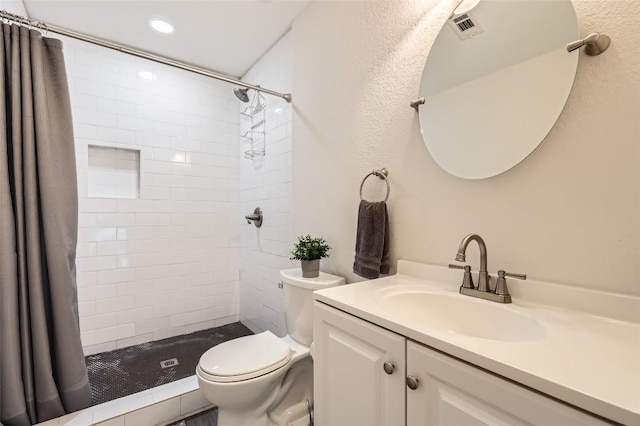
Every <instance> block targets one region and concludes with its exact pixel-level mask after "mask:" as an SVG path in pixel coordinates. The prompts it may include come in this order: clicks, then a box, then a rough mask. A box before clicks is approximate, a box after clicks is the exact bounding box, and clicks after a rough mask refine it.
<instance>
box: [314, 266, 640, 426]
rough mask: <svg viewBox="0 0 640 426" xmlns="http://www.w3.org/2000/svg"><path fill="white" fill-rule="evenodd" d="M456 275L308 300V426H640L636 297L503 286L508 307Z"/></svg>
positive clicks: (410, 271) (366, 286)
mask: <svg viewBox="0 0 640 426" xmlns="http://www.w3.org/2000/svg"><path fill="white" fill-rule="evenodd" d="M461 279H462V273H461V272H460V271H452V270H448V269H447V268H444V267H440V266H434V265H425V264H418V263H414V262H407V261H399V262H398V274H397V275H395V276H391V277H386V278H382V279H378V280H372V281H367V282H361V283H357V284H351V285H347V286H341V287H336V288H333V289H328V290H322V291H319V292H316V293H315V306H314V322H315V352H314V400H315V401H314V406H315V409H314V410H315V424H317V425H319V426H324V425H331V426H340V425H354V424H366V425H389V426H400V425H405V424H406V425H408V426H414V425H415V426H417V425H453V426H465V425H525V424H527V425H530V424H536V425H603V424H617V423H621V424H628V425H636V424H640V367H639V366H638V363H637V360H638V359H640V324H639V322H640V321H638V319H639V318H638V317H639V314H638V312H640V311H639V309H638V308H639V303H640V300H639V299H638V298H637V297H629V296H621V295H617V294H613V293H605V292H601V291H592V290H584V289H580V288H575V287H567V286H559V285H555V284H550V283H543V282H537V281H532V280H529V281H526V282H516V281H510V282H509V286H510V290H511V294H512V296H513V303H511V304H499V303H495V302H490V301H485V300H479V299H474V298H471V297H468V296H464V295H461V294H459V293H458V287H459V285H460V281H461Z"/></svg>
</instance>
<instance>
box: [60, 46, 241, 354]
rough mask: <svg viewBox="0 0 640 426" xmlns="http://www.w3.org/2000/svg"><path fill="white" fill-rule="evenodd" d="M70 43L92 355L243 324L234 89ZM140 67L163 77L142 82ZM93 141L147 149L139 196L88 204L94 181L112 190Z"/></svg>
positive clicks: (82, 267) (83, 324) (82, 284)
mask: <svg viewBox="0 0 640 426" xmlns="http://www.w3.org/2000/svg"><path fill="white" fill-rule="evenodd" d="M63 42H64V54H65V61H66V67H67V73H68V76H69V85H70V92H71V106H72V109H73V119H74V132H75V145H76V158H77V166H78V196H79V211H80V215H79V233H78V255H77V262H76V265H77V270H78V287H79V288H78V299H79V302H80V329H81V331H82V343H83V346H84V347H85V353H94V352H101V351H105V350H111V349H115V348H118V347H124V346H129V345H133V344H138V343H142V342H146V341H150V340H158V339H163V338H166V337H170V336H174V335H178V334H184V333H189V332H193V331H197V330H201V329H205V328H210V327H214V326H218V325H223V324H226V323H229V322H235V321H238V319H239V301H238V276H239V258H240V254H239V234H240V225H241V223H242V221H241V218H240V215H239V211H240V204H239V196H238V193H239V187H240V186H239V185H240V184H239V179H240V170H239V169H240V167H239V152H238V145H239V139H240V138H239V120H240V117H239V114H238V103H239V102H238V100H237V99H236V98H235V96H234V95H233V91H232V87H231V86H229V85H228V84H226V83H222V82H216V81H215V80H212V79H210V78H206V77H202V76H198V75H196V74H193V73H188V72H186V71H181V70H178V69H176V68H172V67H168V66H163V65H159V64H156V63H153V62H150V61H145V60H141V59H137V58H134V57H132V56H129V55H125V54H122V53H119V52H114V51H111V50H108V49H105V48H101V47H97V46H94V45H90V44H88V43H84V42H80V41H77V40H71V39H67V38H63ZM141 71H144V72H148V73H153V74H154V77H155V78H154V79H153V80H147V79H144V78H141V77H140V75H139V72H141ZM89 145H98V146H107V147H112V148H124V149H132V150H139V152H140V154H139V158H140V171H139V172H140V192H139V199H117V198H91V197H88V188H87V185H88V182H89V179H92V181H91V183H92V184H98V185H103V187H104V186H106V185H110V184H113V183H114V179H112V177H110V176H108V175H104V174H103V175H101V177H102V180H100V179H98V180H96V179H95V177H96V176H95V175H91V176H89V173H88V169H87V166H88V146H89ZM101 195H102V196H104V195H107V194H106V193H103V194H101ZM129 195H131V194H129Z"/></svg>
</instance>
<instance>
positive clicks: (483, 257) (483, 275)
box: [456, 234, 489, 291]
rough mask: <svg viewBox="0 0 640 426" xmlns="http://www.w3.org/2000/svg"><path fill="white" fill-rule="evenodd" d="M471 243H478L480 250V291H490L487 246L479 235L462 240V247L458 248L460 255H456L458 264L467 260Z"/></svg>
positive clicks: (468, 236) (471, 235)
mask: <svg viewBox="0 0 640 426" xmlns="http://www.w3.org/2000/svg"><path fill="white" fill-rule="evenodd" d="M471 241H475V242H477V243H478V247H479V248H480V272H479V277H478V291H489V273H488V272H487V246H486V245H485V243H484V240H483V239H482V237H480V235H478V234H469V235H467V236H466V237H464V238H463V239H462V242H461V243H460V247H458V254H456V260H457V261H458V262H464V261H466V260H467V257H466V256H467V255H466V251H467V246H468V245H469V243H470V242H471Z"/></svg>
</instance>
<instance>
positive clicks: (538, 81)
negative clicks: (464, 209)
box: [419, 0, 579, 179]
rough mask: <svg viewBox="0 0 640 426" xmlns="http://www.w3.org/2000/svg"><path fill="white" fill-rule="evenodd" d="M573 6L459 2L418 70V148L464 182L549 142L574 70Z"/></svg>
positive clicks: (554, 0)
mask: <svg viewBox="0 0 640 426" xmlns="http://www.w3.org/2000/svg"><path fill="white" fill-rule="evenodd" d="M578 38H579V31H578V21H577V18H576V14H575V11H574V9H573V5H572V4H571V1H570V0H550V1H549V0H520V1H503V0H497V1H496V0H481V1H478V0H465V1H463V2H462V3H461V4H460V5H459V6H458V7H457V8H456V10H455V11H454V13H453V14H452V16H451V17H450V19H449V20H447V22H445V24H444V26H443V27H442V29H441V30H440V33H439V34H438V36H437V38H436V40H435V42H434V44H433V47H432V48H431V51H430V52H429V56H428V58H427V62H426V64H425V67H424V73H423V75H422V81H421V84H420V96H421V97H423V98H425V104H424V105H421V106H420V110H419V115H420V127H421V133H422V138H423V140H424V143H425V145H426V147H427V149H428V150H429V153H430V154H431V156H432V157H433V159H434V160H435V162H436V163H438V165H440V167H442V168H443V169H444V170H446V171H447V172H449V173H451V174H453V175H455V176H458V177H461V178H465V179H484V178H488V177H491V176H495V175H498V174H500V173H502V172H505V171H507V170H509V169H510V168H512V167H513V166H515V165H516V164H518V163H519V162H520V161H522V160H523V159H524V158H526V157H527V156H528V155H529V154H531V152H533V150H534V149H536V147H537V146H538V145H539V144H540V142H542V140H543V139H544V138H545V136H546V135H547V134H548V133H549V131H550V130H551V128H552V127H553V125H554V124H555V122H556V120H557V119H558V117H559V115H560V113H561V112H562V108H563V107H564V105H565V103H566V101H567V98H568V97H569V93H570V91H571V86H572V85H573V80H574V78H575V74H576V69H577V66H578V51H577V50H576V51H574V52H571V53H569V52H567V48H566V46H567V43H570V42H572V41H575V40H577V39H578Z"/></svg>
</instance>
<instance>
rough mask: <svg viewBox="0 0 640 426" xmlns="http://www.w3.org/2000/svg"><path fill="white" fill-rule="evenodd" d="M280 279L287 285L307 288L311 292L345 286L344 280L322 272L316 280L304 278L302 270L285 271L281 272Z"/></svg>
mask: <svg viewBox="0 0 640 426" xmlns="http://www.w3.org/2000/svg"><path fill="white" fill-rule="evenodd" d="M280 278H281V279H282V281H283V282H284V283H286V284H290V285H293V286H296V287H301V288H306V289H309V290H321V289H323V288H329V287H335V286H337V285H342V284H344V278H343V277H339V276H337V275H331V274H327V273H325V272H320V275H319V276H317V277H315V278H304V277H303V276H302V269H300V268H294V269H285V270H282V271H280Z"/></svg>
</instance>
